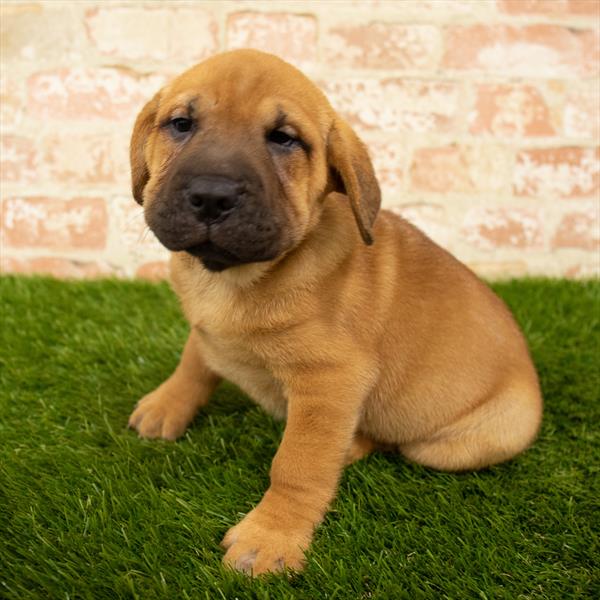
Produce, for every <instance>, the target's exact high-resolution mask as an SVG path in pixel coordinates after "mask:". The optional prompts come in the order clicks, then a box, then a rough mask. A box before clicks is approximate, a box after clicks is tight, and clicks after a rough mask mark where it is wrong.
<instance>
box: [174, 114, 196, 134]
mask: <svg viewBox="0 0 600 600" xmlns="http://www.w3.org/2000/svg"><path fill="white" fill-rule="evenodd" d="M169 125H170V127H171V129H172V130H173V131H175V132H176V133H188V131H191V130H192V120H191V119H186V118H184V117H177V118H176V119H171V120H170V121H169Z"/></svg>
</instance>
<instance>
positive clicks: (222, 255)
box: [185, 241, 244, 272]
mask: <svg viewBox="0 0 600 600" xmlns="http://www.w3.org/2000/svg"><path fill="white" fill-rule="evenodd" d="M185 252H187V253H188V254H191V255H192V256H195V257H196V258H198V259H200V261H201V262H202V264H203V265H204V266H205V267H206V268H207V269H208V270H209V271H215V272H219V271H224V270H225V269H227V268H229V267H233V266H235V265H239V264H242V263H243V262H244V261H243V260H242V259H240V258H239V257H238V256H236V255H235V254H233V253H232V252H230V251H229V250H225V248H221V247H220V246H217V245H216V244H215V243H214V242H211V241H206V242H202V243H201V244H196V245H194V246H190V247H188V248H185Z"/></svg>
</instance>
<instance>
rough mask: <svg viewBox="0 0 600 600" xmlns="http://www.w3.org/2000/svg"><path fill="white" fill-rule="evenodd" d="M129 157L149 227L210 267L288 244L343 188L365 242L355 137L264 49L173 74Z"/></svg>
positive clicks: (366, 197) (365, 177)
mask: <svg viewBox="0 0 600 600" xmlns="http://www.w3.org/2000/svg"><path fill="white" fill-rule="evenodd" d="M130 156H131V170H132V183H133V195H134V197H135V199H136V200H137V201H138V202H139V203H140V204H143V206H144V212H145V217H146V221H147V223H148V225H149V227H150V229H151V230H152V231H153V232H154V233H155V235H156V236H157V237H158V239H159V240H160V241H161V242H162V243H163V244H164V245H165V246H166V247H167V248H168V249H169V250H173V251H181V250H184V251H187V252H189V253H191V254H193V255H195V256H197V257H199V258H200V259H201V260H202V262H203V264H204V266H205V267H206V268H208V269H210V270H212V271H221V270H223V269H226V268H227V267H231V266H234V265H239V264H244V263H250V262H259V261H268V260H272V259H274V258H277V257H278V256H281V255H282V254H283V253H285V252H287V251H289V250H290V249H292V248H293V247H295V246H296V245H297V244H299V243H300V241H301V240H302V239H303V238H304V237H305V236H306V235H307V233H308V232H309V231H310V230H311V229H312V228H314V227H315V226H316V225H317V223H318V221H319V216H320V212H321V205H322V200H323V198H324V197H325V196H326V195H327V194H328V193H330V192H332V191H339V192H342V193H344V194H346V195H347V196H348V199H349V203H350V207H351V209H352V211H353V213H354V216H355V218H356V222H357V225H358V227H359V230H360V233H361V235H362V237H363V240H364V241H365V243H367V244H369V243H371V241H372V238H371V228H372V226H373V221H374V220H375V216H376V214H377V211H378V209H379V204H380V192H379V186H378V184H377V181H376V179H375V175H374V173H373V167H372V165H371V162H370V160H369V157H368V154H367V151H366V149H365V147H364V146H363V144H362V143H361V142H360V140H359V139H358V137H357V136H356V135H355V134H354V132H353V131H352V130H351V129H350V127H349V126H348V125H347V124H346V123H345V122H344V121H343V120H342V119H340V118H339V117H338V116H337V115H336V114H335V113H334V111H333V110H332V108H331V106H330V104H329V102H328V101H327V99H326V98H325V96H324V95H323V94H322V93H321V92H320V91H319V89H318V88H317V87H316V86H315V85H313V84H312V83H311V82H310V81H309V80H308V79H307V78H306V77H305V76H304V75H303V74H302V73H301V72H300V71H298V70H297V69H295V68H294V67H292V66H291V65H289V64H287V63H286V62H284V61H282V60H280V59H279V58H277V57H275V56H272V55H269V54H265V53H262V52H257V51H254V50H238V51H233V52H227V53H224V54H220V55H217V56H214V57H212V58H210V59H209V60H206V61H205V62H203V63H201V64H199V65H197V66H196V67H194V68H192V69H190V70H189V71H186V72H185V73H183V74H182V75H181V76H179V77H178V78H177V79H176V80H175V81H173V82H172V83H171V84H170V85H168V86H166V87H165V88H163V89H162V90H161V91H159V92H158V93H157V94H156V95H155V96H154V98H153V99H152V100H150V102H148V104H146V106H145V107H144V108H143V109H142V111H141V113H140V114H139V115H138V118H137V120H136V123H135V127H134V130H133V135H132V138H131V148H130Z"/></svg>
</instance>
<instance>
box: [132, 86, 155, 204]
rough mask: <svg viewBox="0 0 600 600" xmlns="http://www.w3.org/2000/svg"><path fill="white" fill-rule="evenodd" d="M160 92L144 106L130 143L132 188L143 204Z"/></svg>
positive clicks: (134, 195) (136, 197)
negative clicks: (149, 139) (148, 142)
mask: <svg viewBox="0 0 600 600" xmlns="http://www.w3.org/2000/svg"><path fill="white" fill-rule="evenodd" d="M159 98H160V92H159V93H157V94H156V95H155V96H154V98H152V100H150V102H148V103H147V104H146V106H144V108H142V110H141V112H140V114H139V115H138V116H137V119H136V120H135V125H134V126H133V133H132V134H131V143H130V144H129V161H130V163H131V189H132V191H133V197H134V198H135V200H136V202H137V203H138V204H143V202H144V200H143V192H144V187H145V186H146V183H147V182H148V179H149V177H150V173H149V171H148V164H147V162H146V152H145V150H146V142H147V141H148V136H149V135H150V132H151V131H152V128H153V127H154V121H155V119H156V111H157V110H158V101H159Z"/></svg>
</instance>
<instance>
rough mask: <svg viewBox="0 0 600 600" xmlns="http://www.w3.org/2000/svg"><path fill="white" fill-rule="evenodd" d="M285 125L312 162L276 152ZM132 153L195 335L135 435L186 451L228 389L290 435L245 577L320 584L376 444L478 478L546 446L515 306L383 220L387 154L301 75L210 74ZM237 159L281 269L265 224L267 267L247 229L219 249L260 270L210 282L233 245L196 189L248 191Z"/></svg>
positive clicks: (300, 154) (177, 86)
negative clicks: (203, 208) (209, 245)
mask: <svg viewBox="0 0 600 600" xmlns="http://www.w3.org/2000/svg"><path fill="white" fill-rule="evenodd" d="M192 105H193V112H194V115H195V117H194V118H197V119H198V129H197V131H196V132H195V133H194V134H193V135H191V136H190V137H189V139H188V140H186V141H185V142H181V141H174V140H173V139H172V137H170V136H169V134H168V133H166V132H165V130H164V127H161V123H163V122H164V121H165V119H167V121H168V119H169V118H171V117H173V116H176V115H177V114H178V113H177V111H181V110H190V111H192V108H189V107H191V106H192ZM186 106H187V107H188V108H186ZM282 111H283V114H285V122H286V124H288V125H289V126H291V127H293V128H294V131H295V132H297V133H298V134H299V135H300V137H301V138H302V140H303V143H305V144H306V150H302V149H301V148H296V149H295V150H294V151H292V152H279V151H278V150H277V149H273V148H271V147H270V146H269V144H268V143H267V142H266V141H265V132H266V131H268V130H269V127H271V126H274V125H276V124H277V125H279V124H280V122H281V114H282ZM186 114H188V113H186ZM277 119H280V120H279V121H277ZM214 147H218V153H219V156H220V157H221V158H222V159H223V160H222V161H221V162H219V161H216V160H214V161H213V158H210V157H211V156H212V155H211V152H213V150H212V149H213V148H214ZM131 157H132V175H133V192H134V196H135V198H136V199H137V200H138V201H139V202H140V203H143V204H144V208H145V212H146V217H147V220H148V222H149V223H150V225H151V227H152V229H153V230H155V231H156V232H157V235H159V239H160V237H161V235H162V236H163V237H165V236H166V237H167V238H168V243H169V244H171V245H172V246H174V249H175V250H176V251H174V252H173V253H172V256H171V271H172V284H173V288H174V289H175V291H176V293H177V294H178V296H179V297H180V299H181V303H182V306H183V310H184V312H185V315H186V317H187V319H188V321H189V322H190V325H191V332H190V336H189V339H188V341H187V344H186V346H185V348H184V351H183V355H182V357H181V362H180V364H179V366H178V367H177V369H176V370H175V372H174V373H173V375H171V377H170V378H169V379H167V380H166V381H165V382H164V383H163V384H162V385H161V386H160V387H159V388H158V389H156V390H155V391H153V392H152V393H150V394H148V395H147V396H145V397H144V398H142V400H140V402H139V403H138V405H137V408H136V409H135V411H134V412H133V414H132V416H131V419H130V425H131V426H132V427H135V428H136V429H137V430H138V432H139V434H140V435H141V436H144V437H151V438H152V437H162V438H166V439H175V438H177V437H178V436H180V435H182V433H183V432H184V431H185V429H186V427H187V425H188V424H189V423H190V421H191V420H192V418H193V417H194V415H195V413H196V412H197V410H198V409H199V408H200V407H202V406H203V405H205V404H206V403H207V402H208V400H209V397H210V395H211V393H212V392H213V390H214V389H215V387H216V385H217V384H218V382H219V380H220V378H221V377H224V378H227V379H228V380H230V381H232V382H234V383H236V384H237V385H238V386H239V387H240V388H241V389H243V390H244V391H245V392H247V393H248V394H249V395H250V396H251V397H252V398H253V399H254V400H255V401H256V402H258V403H259V404H260V405H261V406H262V407H263V408H264V409H265V410H266V411H268V412H269V413H271V414H272V415H274V416H276V417H278V418H285V419H287V423H286V428H285V433H284V435H283V440H282V442H281V445H280V447H279V450H278V451H277V454H276V456H275V458H274V460H273V463H272V466H271V485H270V487H269V489H268V490H267V492H266V493H265V495H264V497H263V499H262V500H261V502H260V503H259V504H258V506H256V508H254V509H253V510H252V511H251V512H250V513H249V514H248V515H247V516H246V517H245V518H244V519H242V521H241V522H240V523H239V524H238V525H236V526H235V527H233V528H232V529H230V530H229V532H228V533H227V534H226V536H225V538H224V540H223V545H224V547H225V548H226V549H227V552H226V554H225V558H224V560H225V562H226V563H227V564H229V565H231V566H232V567H234V568H237V569H240V570H243V571H247V572H251V573H252V574H254V575H257V574H261V573H264V572H267V571H274V570H279V569H281V568H283V567H288V568H292V569H299V568H301V566H302V564H303V560H304V551H305V550H306V549H307V547H308V546H309V544H310V540H311V537H312V535H313V531H314V529H315V527H316V526H317V525H318V523H319V522H320V521H321V520H322V519H323V516H324V515H325V512H326V510H327V507H328V506H329V504H330V502H331V501H332V499H333V497H334V494H335V492H336V487H337V483H338V480H339V478H340V474H341V472H342V469H343V467H344V465H345V464H348V463H350V462H352V461H353V460H356V459H358V458H360V457H361V456H363V455H364V454H366V453H367V452H370V451H371V450H373V449H375V448H378V447H381V448H388V449H396V450H398V451H399V452H400V453H401V454H402V455H403V456H405V457H406V458H408V459H409V460H412V461H415V462H417V463H420V464H422V465H426V466H428V467H432V468H435V469H442V470H450V471H460V470H470V469H479V468H482V467H485V466H488V465H491V464H494V463H498V462H500V461H504V460H507V459H510V458H512V457H513V456H515V455H516V454H518V453H519V452H521V451H523V450H524V449H525V448H527V447H528V446H529V445H530V444H531V443H532V441H533V439H534V438H535V436H536V433H537V431H538V428H539V425H540V420H541V414H542V400H541V396H540V390H539V386H538V380H537V376H536V372H535V370H534V367H533V365H532V362H531V359H530V357H529V354H528V350H527V346H526V343H525V341H524V338H523V336H522V334H521V333H520V331H519V329H518V327H517V325H516V324H515V321H514V320H513V318H512V316H511V315H510V313H509V311H508V310H507V308H506V306H505V305H504V304H503V302H502V301H501V300H500V299H499V298H498V297H497V296H495V295H494V294H493V293H492V291H491V290H490V289H489V288H488V287H487V286H486V285H484V284H483V283H482V282H481V281H479V279H478V278H477V277H476V276H475V275H474V274H473V273H472V272H471V271H469V270H468V269H467V268H466V267H465V266H464V265H462V264H461V263H460V262H459V261H457V260H456V259H455V258H453V257H452V256H451V255H450V254H449V253H448V252H446V251H445V250H443V249H442V248H440V247H439V246H437V245H436V244H435V243H433V242H432V241H431V240H429V239H428V238H427V237H426V236H425V235H424V234H423V233H421V232H420V231H419V230H418V229H416V228H415V227H413V226H412V225H410V224H409V223H407V222H406V221H405V220H403V219H402V218H401V217H399V216H397V215H394V214H392V213H391V212H388V211H385V210H384V211H381V212H379V214H378V209H379V203H380V194H379V187H378V185H377V181H376V179H375V175H374V173H373V168H372V165H371V162H370V160H369V157H368V154H367V151H366V150H365V148H364V146H363V144H362V143H361V142H360V140H359V139H358V138H357V136H356V135H355V134H354V132H353V131H352V130H351V128H350V127H349V126H348V124H346V123H345V122H344V121H343V120H342V119H341V118H340V117H339V116H338V115H336V114H335V112H334V111H333V109H332V108H331V106H330V104H329V103H328V101H327V100H326V98H325V97H324V96H323V94H322V93H321V92H320V91H319V90H318V89H317V88H316V87H315V86H314V85H313V84H312V83H310V81H309V80H308V79H306V78H305V77H304V76H303V75H302V74H301V73H300V72H299V71H297V70H296V69H295V68H293V67H292V66H290V65H288V64H287V63H285V62H283V61H281V60H279V59H278V58H276V57H273V56H271V55H268V54H263V53H260V52H256V51H249V50H242V51H234V52H229V53H225V54H221V55H218V56H216V57H213V58H211V59H209V60H208V61H205V62H204V63H201V64H200V65H198V66H197V67H194V68H193V69H191V70H189V71H187V72H186V73H184V74H183V75H181V76H180V77H179V78H178V79H176V80H175V81H174V82H173V83H172V84H171V85H170V86H168V87H166V88H165V89H163V90H161V92H159V93H158V94H157V95H156V96H155V97H154V98H153V99H152V100H151V101H150V102H149V104H148V105H147V106H146V107H145V108H144V109H143V110H142V112H141V114H140V116H139V117H138V120H137V122H136V125H135V129H134V132H133V137H132V142H131ZM232 157H237V158H235V159H234V158H232ZM206 161H208V162H209V163H210V167H206V166H205V165H206ZM211 161H212V162H211ZM236 161H241V162H242V163H244V167H243V169H244V172H248V173H249V174H248V177H250V178H254V179H256V182H255V183H256V185H254V188H252V189H253V190H254V191H251V192H248V194H249V197H250V200H249V202H251V203H252V214H256V213H260V214H262V215H263V216H262V217H261V219H262V220H263V221H264V222H267V225H268V227H267V229H268V230H269V233H268V235H269V236H271V237H269V239H270V240H271V241H270V242H269V244H271V243H272V244H273V245H272V247H271V246H269V249H270V251H275V252H276V255H275V256H274V257H271V256H267V254H266V250H265V248H267V246H268V244H266V243H263V241H264V240H263V238H260V236H261V235H262V236H264V235H267V234H265V233H264V232H262V230H263V228H262V227H258V226H257V227H256V228H254V229H252V230H251V232H250V233H249V234H248V235H249V236H250V237H252V236H253V235H254V236H255V238H256V239H253V240H254V241H253V242H252V244H249V245H250V246H252V245H254V246H255V247H260V248H262V250H261V252H263V254H261V255H260V256H259V258H257V259H256V260H254V259H252V256H254V255H253V254H252V253H253V252H254V251H253V249H252V248H250V247H249V248H244V247H243V245H240V242H239V240H237V241H235V240H232V239H231V240H230V238H235V237H236V235H235V230H236V227H237V226H236V227H234V226H230V227H229V228H228V229H226V230H223V231H225V232H226V235H225V234H223V235H221V237H220V238H219V242H218V243H219V244H226V245H227V244H233V246H230V248H234V249H235V252H234V253H235V255H236V256H240V255H241V256H242V258H240V260H241V261H244V262H241V263H240V264H233V265H231V266H228V265H225V266H223V265H221V266H223V268H222V269H221V266H219V267H218V269H217V268H216V267H215V268H212V267H211V268H208V267H206V266H205V263H203V262H202V260H203V258H202V256H200V258H199V257H198V256H194V255H192V254H190V253H189V252H186V251H185V250H186V247H185V244H188V245H191V244H192V243H196V242H198V240H201V241H204V240H206V239H207V236H211V235H215V236H217V237H218V236H219V235H220V234H219V231H220V230H219V229H218V227H217V226H215V228H214V230H210V231H208V232H207V231H205V229H202V228H201V227H200V226H199V225H197V224H196V222H195V221H194V218H193V216H190V214H188V212H189V210H188V208H186V206H187V205H185V203H183V204H182V202H183V201H182V200H181V198H180V199H179V200H177V199H176V198H177V197H178V196H177V194H179V193H180V192H179V191H178V190H180V189H181V186H182V185H183V186H185V179H186V177H187V176H188V175H189V177H194V176H196V170H197V171H198V172H199V173H201V174H203V176H204V174H205V173H206V172H208V171H207V169H208V170H209V171H210V173H213V172H214V170H215V169H217V170H219V169H221V167H216V166H215V165H218V164H219V165H220V164H226V165H229V166H225V167H222V169H224V171H223V172H222V173H221V172H220V171H219V174H220V175H224V176H227V177H230V176H233V175H232V174H231V173H232V169H233V170H235V166H236V164H237V162H236ZM184 163H185V165H186V166H185V169H188V170H189V169H191V171H190V172H189V174H188V175H185V174H186V173H188V171H184V166H183V165H184ZM190 165H192V166H190ZM232 165H233V166H232ZM240 168H241V167H240ZM182 173H184V175H182ZM182 177H183V179H184V181H183V183H180V184H178V186H179V187H177V186H175V187H173V184H172V183H169V182H172V181H174V180H175V179H176V178H178V179H177V180H180V179H182ZM244 177H246V176H245V175H244ZM269 181H270V182H271V183H264V182H269ZM169 186H171V187H169ZM174 198H175V199H174ZM265 207H267V208H265ZM240 210H243V209H240ZM181 211H183V212H184V213H185V214H184V215H183V216H182V214H183V213H182V212H181ZM245 214H246V215H247V216H245V217H244V220H247V219H250V220H251V219H252V218H253V217H252V215H251V214H250V212H247V213H245ZM376 216H377V218H375V217H376ZM232 219H234V217H232ZM225 223H227V221H225ZM231 223H236V221H235V219H234V220H232V221H231ZM240 227H241V225H240ZM165 232H166V233H165ZM178 236H179V237H178ZM242 237H244V236H242ZM259 238H260V239H259ZM181 240H185V241H181ZM371 242H372V245H369V244H371ZM203 243H204V242H203ZM177 244H180V245H179V246H178V245H177ZM245 256H248V257H250V259H249V260H245V259H244V257H245ZM208 264H209V265H210V264H211V263H208Z"/></svg>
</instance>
